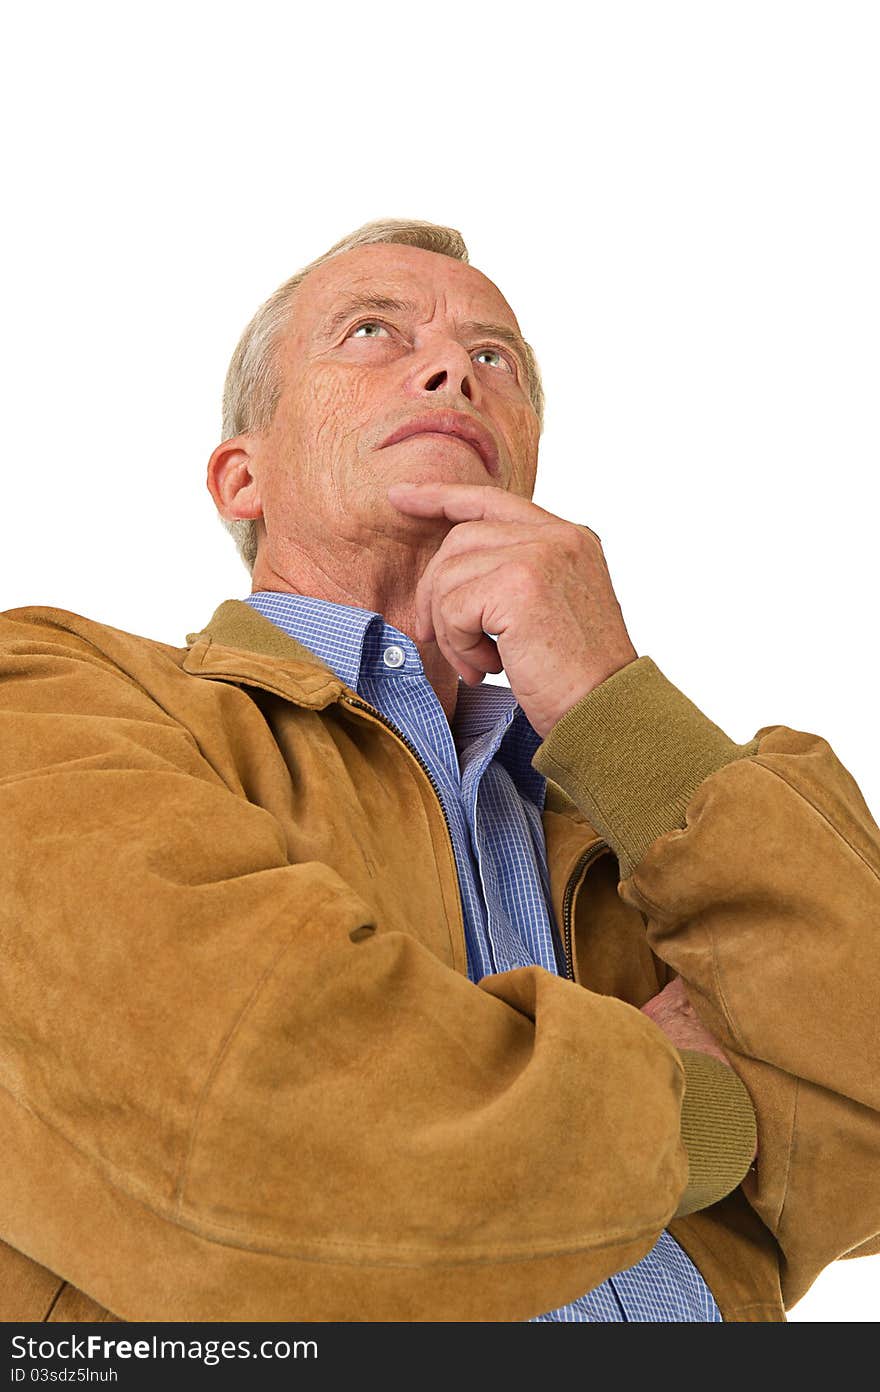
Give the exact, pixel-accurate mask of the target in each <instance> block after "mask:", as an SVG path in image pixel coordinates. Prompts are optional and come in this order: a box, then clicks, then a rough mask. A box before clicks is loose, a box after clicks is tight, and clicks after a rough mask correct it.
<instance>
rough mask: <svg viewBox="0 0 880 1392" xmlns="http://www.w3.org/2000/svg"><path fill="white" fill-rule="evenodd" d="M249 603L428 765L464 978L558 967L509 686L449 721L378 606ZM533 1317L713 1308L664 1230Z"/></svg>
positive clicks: (538, 805)
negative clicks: (460, 925)
mask: <svg viewBox="0 0 880 1392" xmlns="http://www.w3.org/2000/svg"><path fill="white" fill-rule="evenodd" d="M246 603H248V604H250V605H252V606H253V608H254V609H257V610H258V611H259V612H260V613H261V614H262V615H263V616H264V617H265V618H267V619H270V620H271V621H272V623H275V624H277V625H278V627H279V628H281V629H283V630H284V632H285V633H288V634H290V636H291V637H293V638H296V639H297V641H298V642H300V643H302V645H303V646H304V647H306V648H309V649H310V651H312V652H313V653H315V654H316V655H317V656H318V657H320V658H321V660H322V661H323V662H325V663H326V664H327V666H328V667H330V668H331V670H332V671H334V672H335V673H336V675H337V676H338V677H340V678H341V680H342V681H344V682H345V683H346V685H347V686H349V687H350V688H351V690H352V691H356V692H357V693H358V695H359V696H361V697H362V698H363V700H365V701H368V702H369V703H370V705H372V706H375V708H376V709H377V710H379V711H381V712H382V714H383V715H384V716H386V717H387V718H388V719H389V720H391V721H393V723H394V725H395V726H396V728H397V729H398V730H399V732H400V734H401V735H402V736H403V738H404V739H405V740H407V741H408V742H409V743H410V744H411V745H413V746H414V747H415V748H416V750H417V751H418V753H419V754H420V755H421V757H422V758H423V759H424V761H425V763H426V764H427V766H428V768H429V769H430V770H431V774H432V775H433V778H434V781H435V783H436V784H437V786H438V788H439V789H440V794H441V801H442V804H443V810H444V812H445V813H446V817H447V820H448V822H449V828H450V831H451V833H452V844H453V849H454V851H455V860H456V864H457V866H458V881H459V887H460V890H461V900H462V908H463V911H464V923H465V936H466V940H467V953H468V976H469V977H470V979H471V980H472V981H479V980H480V978H481V977H483V976H487V975H489V974H491V973H494V972H502V971H508V970H509V969H510V968H511V967H523V966H530V965H534V964H537V965H538V966H540V967H544V968H545V970H546V971H550V972H556V973H557V974H560V975H561V974H564V971H565V966H564V960H563V957H562V945H561V943H560V942H559V935H558V933H556V932H554V928H553V921H552V911H551V909H550V902H551V901H550V887H549V876H548V871H547V853H546V846H545V843H544V828H543V823H542V820H541V812H542V810H543V806H544V793H545V788H546V780H545V779H544V777H543V775H542V774H539V773H538V772H537V770H536V769H534V768H532V763H531V760H532V755H533V754H534V753H535V750H536V749H537V748H538V745H539V744H540V743H541V740H540V737H539V736H538V735H537V734H536V732H535V730H534V729H533V728H532V726H531V725H530V724H529V722H528V720H527V719H526V716H525V712H524V711H523V710H522V708H521V707H520V706H519V705H518V703H517V701H516V699H515V697H514V695H513V692H512V691H511V690H510V688H509V687H507V686H498V685H495V684H494V683H489V684H483V685H481V686H477V687H470V686H467V685H466V684H465V683H464V682H459V686H458V701H457V705H456V710H455V715H454V718H453V722H452V728H451V729H450V725H449V722H448V721H447V719H446V715H445V712H444V710H443V707H442V706H441V704H440V702H439V700H438V698H437V695H436V693H435V691H434V689H433V687H432V686H431V685H430V683H429V681H428V679H427V677H426V676H425V674H424V671H423V669H422V662H421V658H420V656H419V651H418V648H417V647H416V645H415V643H414V641H413V640H412V638H410V637H409V636H408V635H407V634H405V633H401V631H400V629H397V628H394V627H392V625H391V624H388V623H385V621H384V619H383V618H382V615H381V614H376V613H372V612H370V611H369V610H368V609H357V608H354V607H352V606H350V605H346V604H331V603H329V602H328V601H326V600H322V599H315V598H313V597H312V596H310V595H299V594H283V593H276V592H275V591H271V590H258V591H257V592H256V593H255V594H251V595H248V597H247V600H246ZM536 1320H537V1321H538V1322H562V1323H575V1322H579V1321H587V1322H598V1323H605V1322H607V1321H612V1320H614V1321H623V1322H627V1321H642V1322H650V1321H675V1322H687V1321H700V1322H704V1321H708V1322H713V1321H720V1320H721V1313H720V1311H719V1309H718V1307H717V1305H716V1304H715V1301H714V1300H713V1298H712V1295H711V1292H710V1291H709V1288H708V1286H707V1285H706V1283H705V1281H704V1280H703V1279H702V1277H701V1276H700V1273H699V1272H698V1271H697V1269H696V1267H695V1266H694V1265H693V1263H692V1262H691V1261H690V1258H689V1257H688V1256H687V1255H686V1253H685V1252H684V1251H683V1250H682V1249H681V1247H679V1245H678V1243H677V1242H676V1241H675V1240H674V1238H672V1237H671V1236H670V1234H669V1233H668V1232H663V1233H661V1235H660V1237H659V1239H658V1241H657V1243H656V1244H655V1246H654V1247H653V1248H652V1250H651V1251H650V1252H649V1253H648V1255H647V1256H646V1257H643V1258H642V1260H641V1261H640V1262H639V1263H638V1264H637V1265H636V1266H633V1267H630V1269H629V1270H628V1271H621V1272H618V1274H617V1275H616V1276H612V1277H609V1279H608V1280H607V1281H605V1282H603V1284H602V1285H601V1286H597V1287H596V1288H595V1289H594V1290H591V1291H588V1292H587V1294H586V1295H582V1296H581V1297H580V1299H578V1300H573V1301H572V1302H571V1304H570V1305H563V1306H562V1307H561V1308H560V1309H558V1310H550V1311H549V1312H548V1313H547V1314H545V1315H538V1316H536Z"/></svg>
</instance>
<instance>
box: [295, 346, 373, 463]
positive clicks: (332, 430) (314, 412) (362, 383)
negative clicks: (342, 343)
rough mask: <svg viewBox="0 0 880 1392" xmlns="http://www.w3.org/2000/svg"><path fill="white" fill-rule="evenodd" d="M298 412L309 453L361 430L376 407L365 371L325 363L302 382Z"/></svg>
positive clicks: (320, 449)
mask: <svg viewBox="0 0 880 1392" xmlns="http://www.w3.org/2000/svg"><path fill="white" fill-rule="evenodd" d="M300 399H301V404H302V409H301V411H300V413H299V420H300V425H301V431H300V434H301V442H302V445H303V446H304V447H305V448H306V449H307V450H308V451H309V452H310V453H311V452H313V451H316V452H318V453H322V454H323V453H325V452H326V450H327V449H328V448H332V445H333V442H334V441H335V442H341V441H343V440H344V439H345V438H346V437H347V436H349V435H351V434H352V432H354V431H358V430H361V429H362V428H363V427H365V426H366V425H368V424H369V423H370V421H371V420H372V418H373V415H374V413H375V408H374V406H373V405H372V403H371V393H370V389H369V385H368V381H367V374H366V373H360V372H352V371H351V370H350V369H349V370H348V371H344V372H343V371H337V370H334V369H332V368H327V367H324V368H323V369H322V370H321V372H320V373H316V374H315V376H314V377H313V378H312V379H311V380H309V381H307V382H306V383H304V392H303V395H302V397H301V398H300Z"/></svg>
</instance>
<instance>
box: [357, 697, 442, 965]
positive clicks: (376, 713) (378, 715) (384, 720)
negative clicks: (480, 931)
mask: <svg viewBox="0 0 880 1392" xmlns="http://www.w3.org/2000/svg"><path fill="white" fill-rule="evenodd" d="M342 700H343V701H344V702H345V704H346V705H347V706H352V707H353V708H354V709H355V710H361V711H365V712H366V714H367V715H369V716H372V717H373V719H374V720H378V722H379V723H380V725H384V726H385V727H386V729H388V730H390V731H391V733H392V735H393V736H394V738H395V739H397V740H399V741H400V743H401V744H403V745H404V746H405V748H407V749H408V750H409V752H410V754H412V756H413V758H414V759H415V760H416V762H417V763H418V765H419V767H420V768H421V769H423V770H424V772H425V773H426V774H427V777H428V782H429V783H430V784H431V787H432V788H433V789H434V794H435V796H436V798H437V804H438V806H439V808H440V815H441V816H442V818H443V825H444V826H445V827H446V835H447V836H448V838H449V852H450V855H451V856H452V865H453V868H454V870H455V883H456V887H458V864H457V862H456V859H455V846H454V844H453V841H452V828H451V827H450V825H449V818H448V817H447V815H446V809H445V808H444V806H443V799H442V798H441V796H440V789H439V788H438V787H437V784H436V782H435V780H434V775H433V774H432V772H431V770H430V769H429V768H428V765H427V764H426V763H425V761H424V759H423V758H422V756H421V754H420V753H419V751H418V750H417V749H416V748H415V747H414V745H412V744H410V742H409V740H408V739H407V737H406V735H404V734H403V733H402V732H401V731H400V730H398V728H397V726H396V725H395V724H394V722H393V721H391V720H389V719H388V717H387V716H386V715H383V714H382V712H381V711H380V710H377V709H376V707H375V706H371V705H370V704H369V702H368V701H356V700H355V699H354V697H353V696H343V697H342ZM457 898H458V921H459V928H460V930H461V941H462V943H463V945H464V957H465V962H466V961H467V939H466V937H465V931H464V917H463V915H462V909H461V890H460V889H459V891H458V896H457Z"/></svg>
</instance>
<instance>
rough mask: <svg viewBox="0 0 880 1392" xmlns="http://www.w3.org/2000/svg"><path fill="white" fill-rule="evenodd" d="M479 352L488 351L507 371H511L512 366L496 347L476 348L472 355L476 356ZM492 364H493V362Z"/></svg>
mask: <svg viewBox="0 0 880 1392" xmlns="http://www.w3.org/2000/svg"><path fill="white" fill-rule="evenodd" d="M480 353H490V354H491V355H492V356H493V357H495V358H498V359H499V362H500V363H501V364H503V366H504V367H506V368H507V371H508V372H513V367H512V366H511V364H510V362H509V361H508V360H507V358H506V357H505V356H504V354H503V353H502V352H500V351H499V349H498V348H478V349H477V350H476V353H475V354H474V357H476V356H477V355H478V354H480ZM492 365H493V366H494V364H492Z"/></svg>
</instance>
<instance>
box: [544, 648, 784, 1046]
mask: <svg viewBox="0 0 880 1392" xmlns="http://www.w3.org/2000/svg"><path fill="white" fill-rule="evenodd" d="M757 749H758V739H757V737H756V738H755V739H753V740H751V741H750V742H749V743H748V744H735V743H734V741H733V740H732V739H730V738H729V736H727V735H726V734H725V733H724V731H723V730H722V729H720V728H719V727H718V726H717V725H715V724H713V722H712V721H711V720H709V718H708V717H707V716H705V715H704V714H703V712H702V711H701V710H699V709H698V707H697V706H695V705H694V703H693V702H692V701H690V700H688V698H687V696H685V695H684V693H683V692H682V691H679V689H678V687H677V686H674V685H673V684H672V682H671V681H669V680H668V679H667V678H666V677H665V676H664V675H663V673H662V672H661V671H660V668H659V667H658V666H657V665H656V663H655V662H654V661H653V659H652V658H650V657H639V658H636V660H635V661H634V662H630V663H628V664H627V665H626V666H625V667H621V668H620V670H619V671H617V672H614V673H612V675H611V676H610V677H606V679H605V681H603V682H601V683H600V685H599V686H597V687H595V688H594V689H593V690H592V691H591V692H590V693H589V694H588V695H587V696H585V697H584V698H583V700H581V701H578V703H577V705H575V706H572V708H571V710H570V711H567V712H566V714H565V715H564V716H563V717H562V718H561V720H558V721H557V722H556V724H555V725H554V726H553V728H552V729H551V730H550V731H549V733H548V734H547V736H546V737H545V739H544V740H543V741H542V742H541V744H540V745H539V746H538V748H537V749H536V751H535V753H534V755H533V757H532V767H533V768H535V769H537V771H538V773H542V774H543V775H544V777H545V778H550V779H552V780H553V782H554V783H557V784H558V785H559V787H560V788H562V789H563V790H564V792H565V793H566V794H567V795H568V796H569V797H570V798H571V800H572V801H573V802H574V803H575V804H576V805H577V806H578V807H579V808H580V810H581V811H582V812H583V814H584V816H585V817H586V818H587V819H588V820H589V821H590V822H591V823H592V825H593V826H594V827H595V828H596V830H597V831H598V832H599V834H600V835H601V836H602V838H603V839H604V840H605V841H607V842H608V844H609V845H610V846H611V848H612V849H613V851H614V853H615V855H616V856H617V859H618V861H619V862H620V877H621V879H627V877H628V876H629V875H630V874H631V873H632V871H633V869H634V867H635V866H636V865H637V864H638V862H639V861H640V860H641V858H642V856H643V855H644V854H645V852H646V850H647V849H648V847H649V846H650V844H651V842H652V841H654V840H655V839H656V838H657V837H658V836H662V835H663V833H664V832H667V831H672V830H673V829H674V828H676V827H682V828H683V827H684V826H685V824H686V819H685V809H686V807H687V805H688V803H689V801H690V799H691V797H692V796H693V794H694V793H695V792H696V790H697V788H698V787H699V786H700V784H701V783H702V782H703V781H704V779H706V778H708V777H709V775H710V774H712V773H715V772H717V770H718V769H720V768H723V767H724V765H725V764H729V763H732V762H733V760H734V759H742V758H745V757H747V756H748V755H750V754H755V753H756V752H757ZM721 1066H722V1067H723V1066H724V1065H723V1064H722V1065H721Z"/></svg>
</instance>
